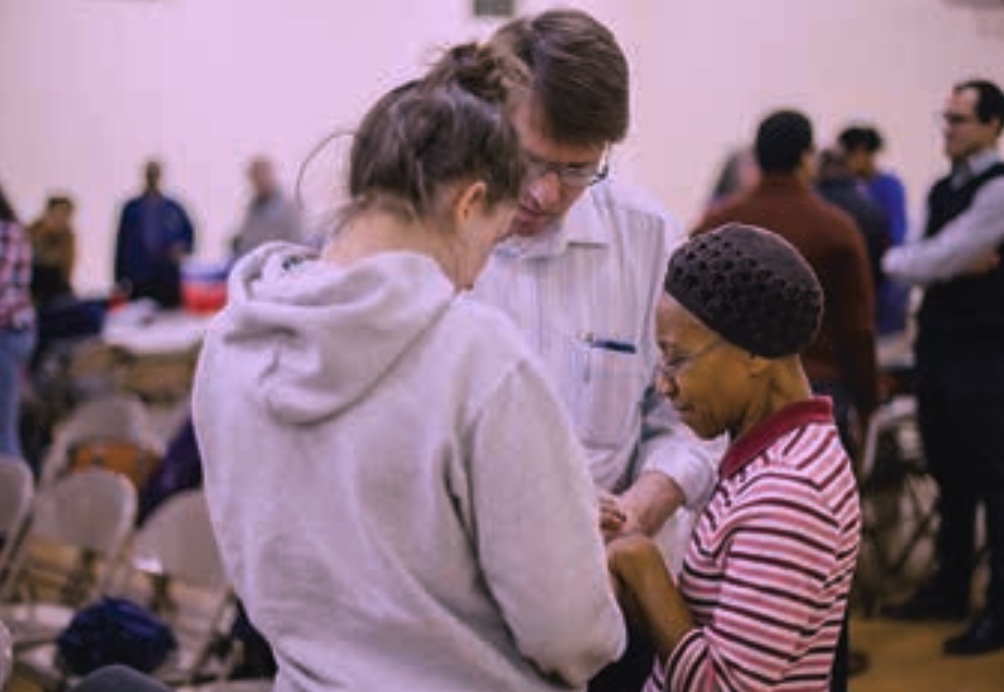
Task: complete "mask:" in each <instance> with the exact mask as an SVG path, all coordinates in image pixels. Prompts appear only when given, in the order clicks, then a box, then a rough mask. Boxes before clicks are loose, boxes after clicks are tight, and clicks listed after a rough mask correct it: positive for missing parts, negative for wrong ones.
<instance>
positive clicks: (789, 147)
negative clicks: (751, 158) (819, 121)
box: [755, 110, 812, 173]
mask: <svg viewBox="0 0 1004 692" xmlns="http://www.w3.org/2000/svg"><path fill="white" fill-rule="evenodd" d="M755 149H756V160H757V163H758V164H759V165H760V170H762V171H763V172H764V173H792V172H794V171H795V169H797V168H798V166H799V164H800V163H801V162H802V157H803V156H804V155H805V152H807V151H812V124H811V123H810V122H809V119H808V118H807V117H805V116H804V115H802V114H801V113H799V112H798V111H793V110H783V111H775V112H774V113H771V114H770V115H768V116H767V117H766V118H764V120H763V121H762V122H761V123H760V127H758V128H757V132H756V147H755Z"/></svg>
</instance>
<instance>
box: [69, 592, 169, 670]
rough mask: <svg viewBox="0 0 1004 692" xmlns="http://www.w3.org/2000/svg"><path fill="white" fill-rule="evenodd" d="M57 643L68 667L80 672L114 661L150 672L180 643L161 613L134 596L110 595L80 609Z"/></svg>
mask: <svg viewBox="0 0 1004 692" xmlns="http://www.w3.org/2000/svg"><path fill="white" fill-rule="evenodd" d="M56 644H57V646H58V648H59V654H60V656H61V658H62V661H63V663H64V665H65V666H66V668H67V669H68V670H70V672H72V673H75V674H77V675H86V674H87V673H90V672H91V671H93V670H96V669H98V668H100V667H102V666H106V665H110V664H113V663H119V664H123V665H127V666H129V667H130V668H135V669H136V670H139V671H142V672H144V673H149V672H151V671H153V670H154V669H156V668H157V667H158V666H160V665H161V664H162V663H164V661H165V660H167V657H168V655H169V654H170V653H171V652H172V651H173V650H174V649H176V648H177V646H178V642H177V640H176V639H175V637H174V634H173V633H172V632H171V628H170V627H168V625H167V623H165V622H164V621H163V620H161V619H160V618H159V617H157V616H156V615H154V614H153V613H151V612H150V611H149V610H147V609H146V608H143V607H142V606H139V605H137V604H136V603H133V602H132V601H130V600H127V599H125V598H111V597H107V596H106V597H103V598H102V599H101V600H100V601H98V602H97V603H94V604H92V605H89V606H87V607H85V608H83V609H81V610H80V611H78V612H77V614H76V615H74V616H73V620H71V621H70V624H69V626H68V627H67V628H66V629H65V630H63V631H62V632H61V633H60V635H59V638H58V639H57V640H56Z"/></svg>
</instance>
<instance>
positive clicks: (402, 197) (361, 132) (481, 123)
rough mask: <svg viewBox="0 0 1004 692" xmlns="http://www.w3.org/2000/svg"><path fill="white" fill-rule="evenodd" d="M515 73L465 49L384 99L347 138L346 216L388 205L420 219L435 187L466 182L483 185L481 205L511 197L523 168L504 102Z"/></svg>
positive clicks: (491, 56)
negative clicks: (377, 203)
mask: <svg viewBox="0 0 1004 692" xmlns="http://www.w3.org/2000/svg"><path fill="white" fill-rule="evenodd" d="M521 74H522V72H521V68H520V66H519V63H518V61H515V60H514V59H512V58H511V57H507V56H506V55H505V54H504V53H502V52H499V51H498V50H496V49H494V48H491V47H488V46H478V45H476V44H465V45H461V46H457V47H455V48H453V49H451V50H449V51H447V52H446V53H445V54H444V55H443V57H442V58H441V59H440V60H439V62H437V63H436V64H435V65H434V66H433V67H432V68H431V69H430V71H429V72H428V73H427V74H426V76H425V77H423V78H422V79H419V80H415V81H412V82H408V83H406V84H403V85H401V86H399V87H397V88H396V89H393V90H391V91H390V92H389V93H387V94H386V95H384V96H383V97H382V98H381V99H380V100H379V101H377V103H376V104H375V105H374V106H373V107H372V108H371V109H370V111H369V112H368V113H367V114H366V117H365V118H364V119H363V121H362V124H361V125H360V127H359V129H358V131H357V132H356V135H355V138H354V140H353V144H352V152H351V156H350V164H349V194H350V196H351V199H352V202H351V203H350V205H349V209H347V210H346V213H347V214H351V213H352V212H353V211H358V210H360V209H364V208H367V207H369V206H370V205H371V204H372V203H373V202H374V201H380V202H383V203H385V202H387V201H388V200H390V201H391V202H392V204H391V206H392V207H394V208H397V209H399V210H404V211H406V212H407V213H408V214H414V215H417V216H420V217H421V216H425V215H427V214H429V213H430V211H432V205H433V203H434V202H435V200H436V193H437V192H438V191H440V190H441V189H442V186H443V185H447V184H450V183H454V182H460V181H466V180H470V181H474V180H481V181H484V183H485V184H486V186H487V202H488V204H489V205H494V204H495V203H497V202H499V201H502V200H510V199H515V198H516V197H517V195H518V194H519V189H520V185H521V184H522V180H523V164H522V159H521V157H520V149H519V140H518V136H517V134H516V131H515V130H514V129H513V127H512V125H511V124H510V123H509V120H508V118H507V113H506V105H507V103H508V102H509V94H510V93H511V92H512V90H513V89H514V88H515V87H516V86H517V85H518V83H519V81H520V76H521Z"/></svg>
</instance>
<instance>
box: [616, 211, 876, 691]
mask: <svg viewBox="0 0 1004 692" xmlns="http://www.w3.org/2000/svg"><path fill="white" fill-rule="evenodd" d="M665 289H666V292H665V294H664V295H663V297H662V303H661V305H660V307H659V310H658V312H657V324H656V331H657V336H658V341H659V346H660V348H661V349H662V352H663V363H662V367H661V370H660V373H659V389H660V391H661V392H662V394H663V395H665V396H666V397H668V398H669V399H670V401H671V402H672V404H673V406H674V407H675V408H676V409H677V411H679V413H680V416H681V418H682V419H683V421H684V422H685V423H687V424H688V425H689V426H690V427H691V428H693V430H694V431H695V432H696V433H697V434H698V435H700V436H701V437H703V438H707V439H711V438H713V437H715V436H717V435H719V434H721V433H728V434H729V436H730V438H731V445H730V447H729V449H728V451H727V452H726V454H725V456H724V458H723V459H722V462H721V466H720V479H719V482H718V488H717V489H716V491H715V494H714V496H713V497H712V499H711V501H710V503H709V504H708V507H707V509H706V510H705V512H704V514H703V516H702V517H701V519H700V520H699V522H698V524H697V526H696V528H695V532H694V538H693V540H692V542H691V545H690V548H689V550H688V553H687V556H686V559H685V563H684V568H683V573H682V574H681V576H680V579H679V582H678V583H674V582H673V580H672V578H671V577H670V576H669V573H668V572H667V570H666V569H665V567H664V564H663V561H662V558H661V557H660V555H659V552H658V550H657V549H656V548H655V546H654V545H652V544H651V543H650V542H648V540H647V539H645V538H643V537H641V536H631V537H628V538H625V539H621V540H619V541H616V542H614V543H612V544H611V545H610V547H609V555H610V567H611V570H612V572H613V574H614V576H615V579H616V581H617V582H618V586H619V588H620V592H621V599H622V603H623V604H624V607H625V610H626V611H627V612H628V613H629V614H630V615H631V616H632V617H633V618H635V619H636V620H637V621H638V624H639V625H640V626H641V627H643V628H645V629H646V630H647V631H648V633H649V635H650V636H651V638H652V640H653V642H654V644H655V646H656V649H657V652H658V660H657V662H656V666H655V671H654V673H653V676H652V678H651V679H650V681H649V684H648V687H647V688H646V689H648V690H710V689H730V690H754V689H755V690H762V689H772V690H783V689H799V690H812V689H818V690H826V689H828V684H829V683H828V680H829V675H830V667H831V664H832V660H833V655H834V651H835V647H836V644H837V639H838V636H839V633H840V625H841V622H842V620H843V616H844V612H845V610H846V606H847V596H848V592H849V590H850V586H851V578H852V575H853V573H854V568H855V563H856V558H857V552H858V543H859V534H860V508H859V505H858V493H857V488H856V486H855V481H854V475H853V472H852V469H851V464H850V460H849V459H848V458H847V455H846V453H845V452H844V449H843V447H842V446H841V444H840V439H839V437H838V434H837V429H836V427H835V425H834V423H833V416H832V411H831V407H830V402H829V400H828V399H825V398H817V397H814V396H813V395H812V392H811V390H810V388H809V383H808V381H807V379H806V377H805V373H804V372H803V370H802V366H801V362H800V359H799V353H800V352H801V351H802V350H803V349H804V348H805V347H806V346H807V345H808V344H809V343H810V342H811V340H812V338H813V336H814V334H815V332H816V329H817V327H818V325H819V320H820V315H821V313H822V305H823V295H822V290H821V289H820V286H819V282H818V281H817V279H816V276H815V275H814V274H813V272H812V269H811V268H810V267H809V265H808V264H807V263H806V262H805V260H804V259H802V257H801V255H800V254H799V253H798V251H797V250H795V249H794V248H793V247H792V246H791V245H789V244H788V243H787V241H785V240H783V239H782V238H781V237H780V236H778V235H776V234H774V233H771V232H770V231H766V230H763V229H758V228H754V227H751V226H743V225H739V224H731V225H727V226H724V227H722V228H719V229H717V230H715V231H713V232H711V233H707V234H705V235H701V236H697V237H695V238H693V239H691V240H690V241H689V242H687V243H686V244H685V245H683V246H681V247H680V248H679V249H678V250H677V252H676V253H675V254H674V255H673V257H672V259H671V260H670V263H669V270H668V273H667V276H666V282H665Z"/></svg>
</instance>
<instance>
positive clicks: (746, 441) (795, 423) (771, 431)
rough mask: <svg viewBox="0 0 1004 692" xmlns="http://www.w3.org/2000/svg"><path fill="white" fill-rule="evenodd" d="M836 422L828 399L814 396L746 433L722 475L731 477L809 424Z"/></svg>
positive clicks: (724, 460) (732, 449)
mask: <svg viewBox="0 0 1004 692" xmlns="http://www.w3.org/2000/svg"><path fill="white" fill-rule="evenodd" d="M827 422H830V423H832V422H833V404H832V403H831V402H830V399H829V398H828V397H822V396H814V397H812V398H810V399H806V400H804V401H797V402H795V403H793V404H789V405H788V406H785V407H784V408H782V409H781V410H780V411H776V412H774V413H773V414H771V415H770V416H767V418H765V419H764V420H762V421H760V422H759V423H757V424H756V425H754V426H753V427H752V428H750V429H749V430H747V431H746V433H745V434H743V435H742V436H741V437H740V438H739V439H738V440H736V441H735V442H733V443H732V445H731V446H730V447H729V448H728V450H727V451H726V452H725V456H724V457H723V458H722V463H721V465H720V466H719V470H720V471H719V472H720V474H721V476H722V478H730V477H732V476H734V475H735V474H736V473H738V472H739V471H741V470H742V469H743V467H745V466H746V465H747V464H749V463H750V462H751V461H753V460H754V459H756V458H757V457H758V456H760V454H762V453H763V452H764V450H766V449H767V448H768V447H770V446H771V445H772V444H774V442H776V441H777V440H778V439H779V438H780V437H782V436H783V435H785V434H787V433H789V432H791V431H792V430H794V429H795V428H800V427H802V426H803V425H807V424H809V423H827Z"/></svg>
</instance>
